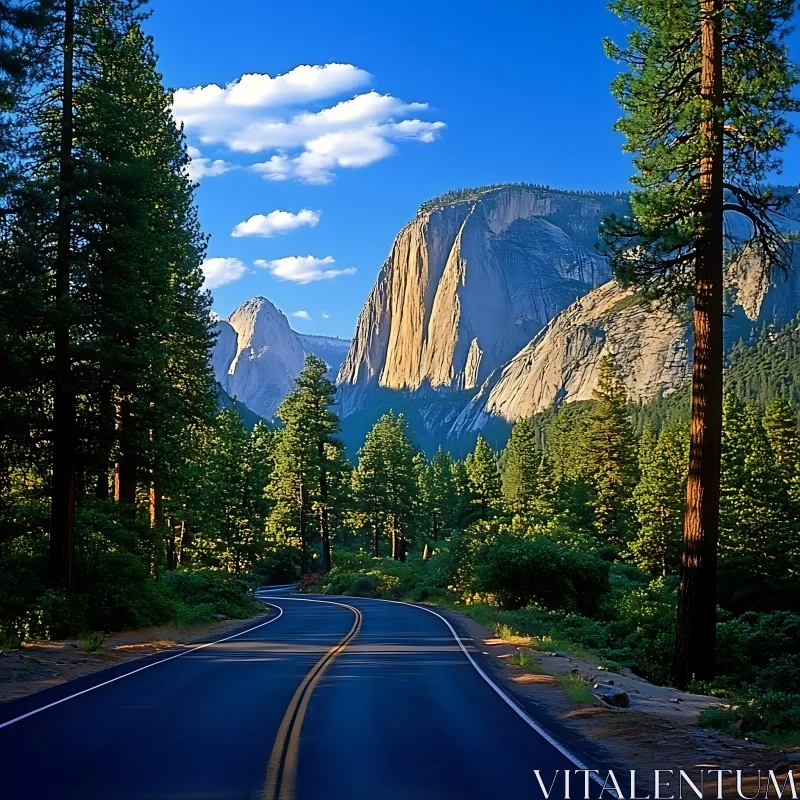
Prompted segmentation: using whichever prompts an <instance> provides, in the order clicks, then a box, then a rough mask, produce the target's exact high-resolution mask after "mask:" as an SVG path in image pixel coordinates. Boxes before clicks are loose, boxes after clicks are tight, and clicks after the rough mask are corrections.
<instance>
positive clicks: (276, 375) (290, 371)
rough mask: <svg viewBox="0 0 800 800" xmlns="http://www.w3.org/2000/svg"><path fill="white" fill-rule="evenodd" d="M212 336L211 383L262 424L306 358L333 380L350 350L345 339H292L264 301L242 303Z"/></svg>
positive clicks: (297, 335)
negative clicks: (310, 357)
mask: <svg viewBox="0 0 800 800" xmlns="http://www.w3.org/2000/svg"><path fill="white" fill-rule="evenodd" d="M217 330H218V334H219V335H218V338H217V343H216V345H215V347H214V352H213V356H212V366H213V369H214V377H215V378H216V380H217V381H218V382H219V384H220V385H221V386H222V388H223V390H224V391H225V392H226V393H227V394H228V395H230V396H231V397H234V398H236V399H237V400H239V401H240V402H241V403H244V405H246V406H247V407H248V408H249V409H250V410H251V411H254V412H255V413H256V414H259V415H260V416H262V417H264V418H265V419H271V418H272V417H273V416H274V414H275V412H276V411H277V410H278V406H279V405H280V404H281V401H282V400H283V398H284V397H286V395H287V394H288V393H289V392H290V391H291V390H292V389H293V388H294V379H295V378H296V377H297V376H298V375H299V374H300V371H301V370H302V368H303V362H304V360H305V357H306V356H307V355H309V354H313V355H316V356H318V357H319V358H321V359H322V360H323V361H325V363H326V364H328V367H329V373H331V374H335V370H337V369H338V367H339V365H340V364H341V362H342V359H343V358H344V355H345V353H346V352H347V350H348V348H349V346H350V342H349V340H346V339H334V338H332V337H325V336H310V335H307V334H300V333H296V332H295V331H293V330H292V329H291V327H290V326H289V321H288V320H287V319H286V315H285V314H283V312H282V311H280V310H278V309H277V308H276V307H275V306H274V305H273V304H272V303H271V302H270V301H269V300H267V299H266V298H265V297H255V298H253V299H252V300H248V301H247V302H246V303H243V304H242V305H241V306H239V308H237V309H236V310H235V311H234V312H233V313H232V314H231V315H230V317H228V319H227V320H219V321H218V322H217Z"/></svg>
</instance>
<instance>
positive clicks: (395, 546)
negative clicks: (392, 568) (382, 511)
mask: <svg viewBox="0 0 800 800" xmlns="http://www.w3.org/2000/svg"><path fill="white" fill-rule="evenodd" d="M392 559H393V560H394V561H398V560H399V559H400V532H399V531H398V530H397V517H396V516H394V515H393V516H392Z"/></svg>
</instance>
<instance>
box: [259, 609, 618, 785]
mask: <svg viewBox="0 0 800 800" xmlns="http://www.w3.org/2000/svg"><path fill="white" fill-rule="evenodd" d="M272 597H273V599H275V600H304V601H305V602H311V603H329V604H331V605H344V604H343V603H335V602H333V601H332V600H313V599H312V598H310V597H274V596H272ZM357 599H359V600H371V601H373V602H376V603H392V604H394V605H397V606H408V607H409V608H416V609H419V610H420V611H427V612H428V613H429V614H433V616H434V617H438V618H439V619H440V620H441V621H442V622H444V624H445V625H447V627H448V628H449V629H450V633H452V634H453V638H454V639H455V640H456V642H457V644H458V646H459V647H460V648H461V651H462V652H463V653H464V655H465V656H466V657H467V659H468V660H469V663H470V664H472V666H473V667H475V670H476V671H477V673H478V675H480V676H481V678H483V679H484V680H485V681H486V683H488V684H489V686H491V687H492V689H494V691H495V692H496V693H497V694H498V695H499V696H500V697H501V698H502V699H503V700H504V701H505V703H506V704H507V705H508V706H509V707H510V708H511V709H512V710H513V711H514V712H515V713H516V714H517V716H518V717H520V719H522V720H523V721H524V722H525V723H527V724H528V725H529V726H530V727H531V728H533V730H535V731H536V733H538V734H539V736H541V737H542V738H543V739H544V740H545V741H547V742H549V743H550V744H551V745H552V746H553V747H555V749H556V750H558V752H559V753H561V755H562V756H565V757H566V758H568V759H569V760H570V761H571V762H572V763H573V764H574V765H575V766H576V767H577V768H578V769H580V770H587V771H588V770H589V768H588V767H587V766H586V765H585V764H584V763H583V762H582V761H581V760H580V759H579V758H578V757H577V756H575V755H573V754H572V753H570V751H569V750H567V748H566V747H564V745H563V744H561V743H560V742H559V741H557V740H556V739H554V738H553V737H552V736H551V735H550V734H549V733H548V732H547V731H546V730H544V728H542V727H541V726H540V725H539V723H538V722H536V721H535V720H534V719H533V718H532V717H531V716H530V715H529V714H528V713H527V712H526V711H525V710H524V709H523V708H521V707H520V706H519V705H518V704H517V702H516V701H515V700H514V699H513V698H511V697H510V696H509V695H508V694H506V692H505V691H504V690H503V689H501V688H500V687H499V686H498V685H497V684H496V683H495V682H494V681H493V680H492V679H491V678H490V677H489V676H488V675H487V674H486V673H485V672H484V671H483V669H481V667H480V666H479V664H478V663H477V662H476V661H475V659H474V658H473V657H472V655H471V654H470V652H469V650H467V648H466V647H464V643H463V642H462V641H461V637H460V636H459V635H458V634H457V633H456V630H455V628H454V627H453V626H452V625H451V624H450V623H449V622H448V620H446V619H445V618H444V617H443V616H442V615H441V614H437V613H436V612H435V611H433V610H431V609H430V608H427V607H426V606H418V605H415V604H414V603H403V602H401V601H399V600H383V599H382V598H379V597H359V598H357ZM588 774H589V776H590V777H591V778H592V780H594V781H595V782H596V783H599V784H601V785H602V783H603V782H602V781H601V780H600V776H599V775H594V774H593V772H589V773H588Z"/></svg>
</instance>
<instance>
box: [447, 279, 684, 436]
mask: <svg viewBox="0 0 800 800" xmlns="http://www.w3.org/2000/svg"><path fill="white" fill-rule="evenodd" d="M687 322H688V320H687V319H681V318H680V317H678V316H677V315H676V314H674V313H672V312H671V311H669V310H668V309H667V308H666V307H664V306H658V305H656V304H648V303H643V302H642V301H640V300H639V298H638V297H637V296H636V295H634V293H633V291H632V290H630V289H622V288H620V287H619V286H618V285H617V284H616V283H615V282H614V281H609V282H608V283H606V284H605V285H603V286H600V287H598V288H597V289H594V290H593V291H591V292H589V294H587V295H586V296H585V297H582V298H581V299H579V300H576V301H575V302H574V303H573V304H572V305H571V306H569V308H567V309H566V310H565V311H563V312H562V313H561V314H559V315H558V316H557V317H556V318H555V319H554V320H553V321H552V322H551V323H550V324H549V325H548V326H547V327H546V328H545V329H544V330H542V331H541V332H540V333H539V334H537V335H536V336H535V337H534V338H533V339H532V341H531V342H530V343H529V344H528V345H526V346H525V347H523V348H522V350H520V351H519V353H517V355H515V356H514V357H513V358H512V359H511V360H510V361H509V362H508V363H507V364H506V365H505V366H503V367H501V368H500V369H498V370H496V371H495V372H494V373H493V374H492V375H491V376H490V377H489V378H488V379H487V381H486V382H485V383H484V384H483V386H482V387H481V389H480V391H479V392H478V394H477V395H476V396H475V397H474V398H473V399H472V400H471V401H470V403H469V405H468V406H467V407H466V409H465V410H464V411H463V412H462V414H461V415H460V416H459V417H458V419H457V420H456V422H455V423H454V425H453V426H452V429H451V433H453V434H456V435H461V434H464V433H468V432H471V431H478V430H481V429H483V428H484V427H485V426H486V425H487V424H488V422H489V421H490V420H491V419H492V418H498V417H499V418H501V419H503V420H505V421H506V422H509V423H513V422H514V421H515V420H517V419H519V418H520V417H530V416H532V415H533V414H535V413H536V412H537V411H543V410H545V409H547V408H550V407H551V406H553V405H557V404H559V403H562V402H574V401H576V400H588V399H590V398H591V396H592V390H593V389H594V388H595V386H596V385H597V375H598V367H599V363H600V359H601V358H602V357H603V356H604V355H605V354H610V355H612V356H613V357H614V360H615V361H616V363H617V364H618V365H619V366H620V368H621V371H622V373H623V377H624V380H625V384H626V386H627V389H628V394H629V396H630V397H631V398H632V399H634V400H644V399H647V398H650V397H652V396H653V395H655V394H657V393H658V392H659V391H663V390H667V391H669V390H671V389H677V388H678V387H679V386H681V385H682V384H683V383H684V382H685V381H686V380H687V378H688V377H689V376H690V374H691V363H690V362H691V340H690V336H689V332H688V328H687Z"/></svg>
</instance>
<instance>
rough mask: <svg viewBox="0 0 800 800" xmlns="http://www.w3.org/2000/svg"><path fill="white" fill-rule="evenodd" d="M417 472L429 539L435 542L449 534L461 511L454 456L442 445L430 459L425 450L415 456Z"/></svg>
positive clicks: (422, 510) (421, 517) (421, 511)
mask: <svg viewBox="0 0 800 800" xmlns="http://www.w3.org/2000/svg"><path fill="white" fill-rule="evenodd" d="M414 464H415V469H416V474H417V486H418V490H419V494H418V508H419V514H420V519H421V520H422V521H423V522H424V525H423V526H422V527H423V529H424V531H425V536H426V540H427V539H428V538H430V540H431V543H432V544H434V545H435V544H436V543H437V542H438V541H439V540H440V539H444V538H446V536H447V535H448V534H449V532H450V531H451V530H452V528H453V526H454V525H455V517H454V514H456V513H457V504H458V502H457V497H456V487H455V479H454V477H453V459H452V457H451V456H450V454H449V453H447V452H446V451H445V450H443V449H442V447H441V446H439V448H438V449H437V451H436V453H434V456H433V458H432V459H431V460H430V462H428V461H427V460H426V458H425V455H424V453H418V454H417V455H416V456H415V458H414Z"/></svg>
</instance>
